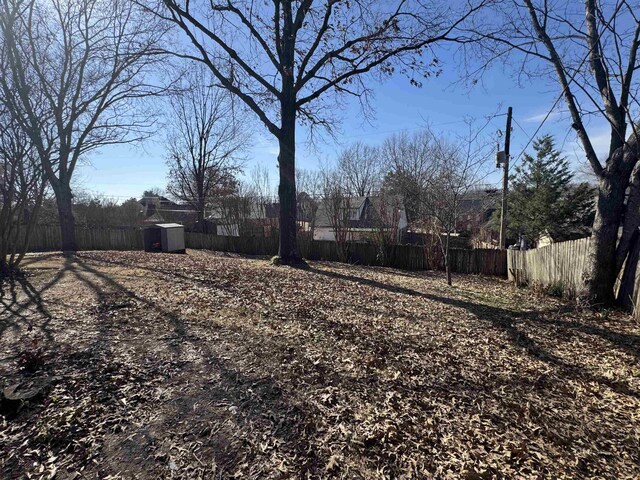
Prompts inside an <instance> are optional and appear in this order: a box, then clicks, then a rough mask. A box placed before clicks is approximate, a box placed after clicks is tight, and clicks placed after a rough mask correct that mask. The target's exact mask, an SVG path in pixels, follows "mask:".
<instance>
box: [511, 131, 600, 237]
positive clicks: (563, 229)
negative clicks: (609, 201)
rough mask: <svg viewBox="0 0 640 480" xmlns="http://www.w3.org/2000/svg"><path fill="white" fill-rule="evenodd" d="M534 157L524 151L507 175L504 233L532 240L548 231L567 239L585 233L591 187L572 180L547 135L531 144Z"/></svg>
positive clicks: (590, 213)
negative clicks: (520, 161)
mask: <svg viewBox="0 0 640 480" xmlns="http://www.w3.org/2000/svg"><path fill="white" fill-rule="evenodd" d="M533 148H534V150H535V156H531V155H529V154H525V155H524V157H523V161H522V163H521V164H520V165H519V166H517V167H516V168H515V173H514V174H513V176H512V177H511V189H510V193H509V218H508V220H509V222H508V234H509V236H510V237H511V238H518V237H519V236H520V235H523V236H524V237H525V238H526V239H527V241H530V242H536V241H537V240H538V238H539V237H540V236H541V235H544V234H549V235H551V237H552V238H553V239H554V240H556V241H558V240H570V239H574V238H580V237H584V236H586V235H588V234H589V232H590V227H591V225H592V223H593V216H594V195H595V190H594V189H593V188H592V187H591V186H590V185H589V184H588V183H584V182H583V183H575V182H574V178H573V177H574V175H573V172H572V171H571V168H570V166H569V161H568V160H567V159H566V158H565V157H562V155H561V153H560V151H558V150H557V149H556V148H555V142H554V140H553V137H551V136H550V135H546V136H543V137H541V138H538V139H537V140H536V141H535V142H534V143H533Z"/></svg>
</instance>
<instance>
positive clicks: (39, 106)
mask: <svg viewBox="0 0 640 480" xmlns="http://www.w3.org/2000/svg"><path fill="white" fill-rule="evenodd" d="M0 8H1V11H0V49H1V50H0V65H1V67H2V72H0V90H1V94H2V95H3V97H4V100H5V102H6V105H7V106H8V109H9V112H10V115H11V116H12V117H13V118H14V119H16V120H17V122H18V123H19V124H20V126H21V127H22V128H23V129H24V131H25V132H26V133H27V135H28V136H29V138H30V140H31V142H32V143H33V147H34V149H35V151H36V152H37V154H38V157H39V159H40V161H41V163H42V166H43V168H44V171H45V173H46V174H47V178H48V180H49V182H50V184H51V187H52V188H53V190H54V192H55V194H56V199H57V201H58V209H59V212H60V222H61V225H62V232H63V235H62V236H63V243H64V244H66V245H65V246H64V247H65V249H74V247H75V239H74V237H73V228H72V227H73V215H72V213H71V197H72V195H71V190H70V182H71V178H72V175H73V173H74V171H75V169H76V166H77V165H78V162H79V160H80V159H81V158H82V157H83V156H84V155H85V154H86V153H87V152H89V151H92V150H95V149H97V148H99V147H101V146H104V145H109V144H117V143H123V142H128V141H133V140H135V139H137V138H140V137H144V136H146V135H147V134H148V133H149V131H150V128H151V127H152V126H153V123H154V117H153V115H152V114H151V112H149V111H147V110H146V109H145V108H143V105H141V104H140V102H139V100H140V99H141V98H144V97H147V96H150V95H154V94H157V93H158V92H159V90H160V89H159V88H158V86H157V85H156V84H155V83H154V82H153V81H152V80H153V77H152V75H151V73H152V71H153V70H154V69H155V67H156V66H157V65H158V62H160V60H161V57H159V56H158V55H155V54H156V53H158V52H157V50H156V48H155V46H156V44H157V42H158V40H159V38H160V37H161V36H162V35H163V31H162V29H161V28H159V26H158V22H153V21H149V19H148V18H142V17H141V16H140V13H139V11H138V10H137V8H136V7H135V6H134V5H133V4H132V3H131V2H130V1H128V0H108V1H107V0H1V3H0Z"/></svg>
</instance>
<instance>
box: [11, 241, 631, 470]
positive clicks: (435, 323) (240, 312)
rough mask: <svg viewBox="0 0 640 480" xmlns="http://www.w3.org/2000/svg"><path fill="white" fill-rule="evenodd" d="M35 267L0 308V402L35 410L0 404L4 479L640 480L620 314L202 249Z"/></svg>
mask: <svg viewBox="0 0 640 480" xmlns="http://www.w3.org/2000/svg"><path fill="white" fill-rule="evenodd" d="M26 268H27V271H28V272H29V275H28V276H27V277H26V279H24V280H21V282H20V283H17V284H5V285H4V286H3V289H2V294H1V297H0V302H1V303H0V375H1V378H2V384H1V385H0V387H1V389H0V392H2V391H5V390H6V391H7V392H20V391H26V392H27V393H29V394H30V395H32V397H33V398H31V397H29V399H28V400H15V399H7V398H4V399H3V400H2V404H1V405H0V406H1V410H0V412H1V415H2V416H0V451H1V452H3V453H2V455H0V478H42V479H45V478H49V479H53V478H57V479H81V478H105V479H116V478H143V479H144V478H149V479H151V478H176V479H177V478H180V479H188V478H202V479H214V478H225V479H226V478H243V479H245V478H247V479H251V478H256V479H258V478H259V479H263V478H266V479H276V478H282V479H286V478H301V479H303V478H362V479H387V478H388V479H396V478H398V479H400V478H406V479H409V478H416V479H418V478H420V479H422V478H442V479H445V478H447V479H448V478H451V479H457V478H463V479H491V478H519V479H520V478H522V479H527V478H530V479H542V478H567V479H568V478H616V479H634V478H639V477H640V327H639V325H638V324H637V323H636V322H635V321H634V320H632V319H631V318H629V317H628V316H625V315H623V314H621V313H615V312H600V313H592V312H586V311H581V310H578V309H576V308H573V307H572V306H570V305H567V304H565V303H563V302H561V301H559V300H557V299H552V298H550V297H542V296H538V295H536V294H534V293H532V292H530V291H527V290H523V289H517V288H516V287H514V286H512V285H510V284H509V283H507V282H506V281H503V280H500V279H495V278H488V277H479V276H456V277H455V278H454V283H455V287H454V288H450V287H447V286H446V284H445V282H444V279H443V277H442V275H441V274H439V273H433V272H419V273H413V272H403V271H399V270H394V269H386V268H364V267H358V266H349V265H343V264H336V263H324V262H313V263H312V264H311V268H310V269H308V270H297V269H291V268H288V267H277V266H273V265H271V264H270V263H269V262H268V261H266V260H264V259H257V258H241V257H235V256H230V255H224V254H216V253H214V252H205V251H189V253H188V255H166V254H147V253H141V252H87V253H82V254H79V255H77V256H75V257H70V258H64V257H62V256H59V255H53V254H48V255H32V256H29V257H28V259H27V260H26ZM36 347H37V349H38V350H37V351H36V350H34V351H31V350H29V349H30V348H33V349H35V348H36ZM24 358H29V362H28V365H29V369H26V368H25V366H24V365H25V362H24V360H21V359H24ZM34 385H43V386H46V388H44V387H43V388H42V389H41V390H42V391H40V390H35V387H34ZM21 389H22V390H21ZM29 389H31V390H29ZM13 395H14V397H16V394H15V393H14V394H13ZM14 397H12V398H14Z"/></svg>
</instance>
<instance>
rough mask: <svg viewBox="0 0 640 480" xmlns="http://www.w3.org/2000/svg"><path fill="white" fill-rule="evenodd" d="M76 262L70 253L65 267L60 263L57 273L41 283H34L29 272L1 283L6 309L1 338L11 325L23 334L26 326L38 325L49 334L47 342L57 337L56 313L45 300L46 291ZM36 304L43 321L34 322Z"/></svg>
mask: <svg viewBox="0 0 640 480" xmlns="http://www.w3.org/2000/svg"><path fill="white" fill-rule="evenodd" d="M55 256H57V254H56V255H53V254H52V255H47V256H46V257H45V258H51V257H55ZM40 258H41V257H40ZM29 260H31V258H29ZM33 261H35V260H32V261H31V262H23V266H26V265H29V263H33ZM72 265H73V259H72V258H69V257H66V258H65V260H64V264H63V266H62V268H57V267H56V270H57V271H56V274H55V275H54V276H53V277H52V278H51V279H49V280H48V281H47V282H45V283H44V284H43V285H42V286H40V287H36V286H34V285H33V283H32V282H31V281H30V280H29V278H28V276H19V277H16V278H13V279H10V280H7V281H4V282H2V283H0V306H1V307H2V308H3V309H4V310H5V312H6V314H5V315H2V316H0V338H1V337H2V336H3V335H4V334H5V332H6V331H7V330H8V329H11V330H12V331H13V332H14V334H20V332H21V330H22V328H23V327H25V326H26V327H27V329H29V330H31V329H33V328H37V330H38V331H40V332H41V333H42V334H43V335H44V336H45V340H46V341H47V342H51V341H52V340H53V337H52V333H51V331H50V329H49V324H50V322H51V319H52V317H51V314H50V313H49V311H48V309H47V305H46V302H45V301H44V300H43V294H44V293H45V292H46V291H47V290H49V289H51V288H52V287H54V286H55V285H56V284H57V283H58V282H60V280H62V279H63V278H64V276H65V275H66V274H67V273H68V272H69V271H70V270H71V269H72ZM18 287H19V288H18ZM20 294H23V295H24V297H26V298H24V299H20V298H18V297H19V295H20ZM32 308H35V310H36V312H38V314H39V315H40V317H41V320H42V321H40V322H37V323H36V322H34V319H33V318H31V316H30V314H29V311H30V310H31V309H32Z"/></svg>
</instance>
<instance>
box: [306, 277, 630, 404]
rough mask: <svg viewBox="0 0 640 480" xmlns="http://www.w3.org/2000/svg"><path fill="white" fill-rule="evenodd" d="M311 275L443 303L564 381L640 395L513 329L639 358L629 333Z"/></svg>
mask: <svg viewBox="0 0 640 480" xmlns="http://www.w3.org/2000/svg"><path fill="white" fill-rule="evenodd" d="M311 272H313V273H316V274H318V275H324V276H326V277H329V278H333V279H338V280H343V281H347V282H353V283H357V284H362V285H367V286H370V287H374V288H379V289H382V290H386V291H388V292H392V293H399V294H403V295H408V296H412V297H419V298H424V299H427V300H430V301H434V302H439V303H443V304H446V305H450V306H453V307H457V308H462V309H464V310H467V311H468V312H469V313H471V314H473V315H474V316H475V317H476V318H478V319H479V320H481V321H484V322H487V323H488V324H490V325H491V326H493V327H494V328H498V329H499V330H501V331H502V332H503V333H504V334H505V335H506V337H507V338H508V339H509V341H510V342H511V344H512V345H514V346H516V347H517V348H520V349H522V350H524V351H525V352H526V353H527V354H528V355H529V356H531V357H533V358H536V359H538V360H541V361H543V362H545V363H547V364H549V365H551V366H554V367H556V368H558V369H560V370H561V372H562V373H563V375H565V376H566V377H568V378H587V379H591V380H592V381H594V382H597V383H600V384H602V385H606V386H607V387H609V388H611V389H612V390H613V391H616V392H618V393H622V394H625V395H630V396H634V397H636V398H640V392H636V391H634V390H632V389H631V388H630V387H629V385H628V384H627V383H625V382H618V381H615V380H612V379H609V378H606V377H604V376H602V375H597V374H593V373H592V372H590V371H589V370H588V369H586V368H584V367H583V366H582V365H579V364H577V363H569V362H567V361H565V360H564V359H562V358H561V357H559V356H557V355H554V354H553V353H551V352H549V351H548V350H546V349H545V348H544V347H543V346H541V345H539V344H538V343H537V342H536V341H535V340H534V339H532V338H531V337H530V336H529V335H528V334H527V333H526V332H525V331H523V330H522V329H520V328H518V327H517V326H516V323H517V321H523V322H529V323H536V324H540V325H546V326H554V327H557V328H561V329H565V330H576V331H580V332H582V333H585V334H587V335H593V336H597V337H599V338H601V339H604V340H606V341H608V342H610V343H611V345H612V346H613V347H615V348H618V349H619V350H621V351H623V352H625V353H627V354H630V355H633V356H635V357H636V358H640V336H638V335H633V334H621V333H619V332H614V331H611V330H607V329H605V328H599V327H594V326H591V325H588V324H583V323H580V322H568V321H565V320H558V319H548V318H546V316H545V315H549V314H550V313H552V312H549V311H545V312H520V311H514V310H507V309H503V308H499V307H493V306H489V305H484V304H480V303H474V302H469V301H466V300H461V299H457V298H452V297H443V296H439V295H434V294H430V293H424V292H419V291H416V290H412V289H409V288H405V287H400V286H397V285H391V284H387V283H383V282H379V281H377V280H372V279H369V278H363V277H358V276H353V275H348V274H344V273H339V272H335V271H326V270H321V269H317V268H312V269H311Z"/></svg>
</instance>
